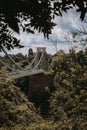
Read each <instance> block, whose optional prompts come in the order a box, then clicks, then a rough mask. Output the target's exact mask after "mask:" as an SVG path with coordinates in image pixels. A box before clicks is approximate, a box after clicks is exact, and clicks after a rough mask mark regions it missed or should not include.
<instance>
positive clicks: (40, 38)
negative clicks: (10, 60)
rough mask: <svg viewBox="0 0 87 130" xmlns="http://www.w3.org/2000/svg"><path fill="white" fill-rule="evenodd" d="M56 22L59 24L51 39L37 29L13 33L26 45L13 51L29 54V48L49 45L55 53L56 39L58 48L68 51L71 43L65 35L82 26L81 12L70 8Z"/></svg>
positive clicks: (48, 47) (34, 48)
mask: <svg viewBox="0 0 87 130" xmlns="http://www.w3.org/2000/svg"><path fill="white" fill-rule="evenodd" d="M55 23H57V26H55V27H54V29H53V30H52V35H50V37H49V39H46V38H44V35H43V34H41V33H38V32H37V31H36V33H35V34H30V33H29V34H28V33H26V32H20V34H19V35H18V34H17V33H13V35H15V36H16V37H17V38H18V39H20V41H21V44H23V45H25V47H24V48H23V49H20V50H19V49H15V50H13V51H12V53H18V52H22V53H23V54H27V51H28V49H29V48H32V49H33V50H34V51H36V47H47V52H48V53H51V54H54V53H55V52H56V49H55V47H54V45H53V41H54V40H55V39H56V41H57V48H58V50H60V49H62V50H64V51H68V49H69V47H70V46H71V44H70V43H68V42H67V41H66V40H65V36H67V35H71V33H72V32H73V31H75V30H76V29H80V28H81V27H82V24H83V23H82V22H81V21H80V19H79V13H76V12H75V11H74V10H70V11H69V12H68V13H64V14H63V17H56V18H55Z"/></svg>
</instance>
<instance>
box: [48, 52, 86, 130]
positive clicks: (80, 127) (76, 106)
mask: <svg viewBox="0 0 87 130" xmlns="http://www.w3.org/2000/svg"><path fill="white" fill-rule="evenodd" d="M86 57H87V51H80V52H78V53H75V51H74V50H70V53H69V54H64V52H62V54H61V52H58V53H57V55H56V56H54V58H53V62H52V67H53V70H54V85H55V86H56V90H55V91H54V92H53V93H52V95H51V99H50V109H51V115H52V116H51V118H52V119H53V120H54V121H56V122H59V121H60V122H61V123H62V124H63V122H64V121H65V124H67V122H69V123H70V124H71V125H70V127H71V129H72V130H74V129H77V130H85V129H86V128H87V122H86V121H87V58H86ZM65 129H66V126H64V130H65ZM68 129H69V128H68ZM61 130H62V127H61Z"/></svg>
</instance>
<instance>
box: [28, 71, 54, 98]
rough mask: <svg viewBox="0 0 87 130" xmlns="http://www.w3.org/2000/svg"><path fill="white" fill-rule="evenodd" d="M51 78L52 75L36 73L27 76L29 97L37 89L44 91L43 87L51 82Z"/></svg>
mask: <svg viewBox="0 0 87 130" xmlns="http://www.w3.org/2000/svg"><path fill="white" fill-rule="evenodd" d="M52 82H53V79H52V75H50V74H49V75H45V74H38V75H33V76H30V77H29V89H28V90H29V97H31V96H32V94H33V93H35V92H37V90H38V89H42V91H44V88H45V87H48V86H50V85H51V84H52Z"/></svg>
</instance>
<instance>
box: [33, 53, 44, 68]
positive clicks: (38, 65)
mask: <svg viewBox="0 0 87 130" xmlns="http://www.w3.org/2000/svg"><path fill="white" fill-rule="evenodd" d="M43 54H44V52H42V54H41V57H40V60H39V61H38V63H37V64H36V65H35V67H34V68H33V70H35V69H36V68H37V67H38V66H39V64H40V62H41V60H42V57H43Z"/></svg>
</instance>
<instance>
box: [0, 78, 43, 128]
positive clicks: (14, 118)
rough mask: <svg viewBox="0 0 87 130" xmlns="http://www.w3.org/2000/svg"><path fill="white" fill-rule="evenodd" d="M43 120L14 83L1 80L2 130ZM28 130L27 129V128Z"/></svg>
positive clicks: (0, 121) (0, 113)
mask: <svg viewBox="0 0 87 130" xmlns="http://www.w3.org/2000/svg"><path fill="white" fill-rule="evenodd" d="M40 121H43V119H42V118H41V117H40V116H39V115H38V114H37V111H36V109H35V107H34V105H33V104H32V103H30V102H29V101H28V99H27V97H26V96H25V95H24V94H23V92H21V90H20V89H19V88H18V87H16V86H14V85H13V83H12V81H8V80H7V81H6V79H5V78H3V79H0V130H2V129H5V128H7V129H8V130H9V129H10V128H13V127H17V125H21V127H23V126H25V125H26V126H27V125H29V124H31V123H39V122H40ZM25 128H26V127H25Z"/></svg>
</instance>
